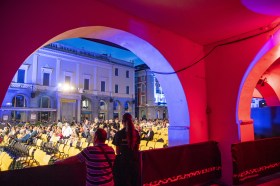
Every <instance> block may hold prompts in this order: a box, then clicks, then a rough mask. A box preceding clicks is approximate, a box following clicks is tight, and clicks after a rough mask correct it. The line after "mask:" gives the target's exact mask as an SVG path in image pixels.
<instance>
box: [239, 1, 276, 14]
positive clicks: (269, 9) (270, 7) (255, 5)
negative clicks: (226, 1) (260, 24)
mask: <svg viewBox="0 0 280 186" xmlns="http://www.w3.org/2000/svg"><path fill="white" fill-rule="evenodd" d="M241 2H242V4H243V5H244V6H245V7H246V8H248V9H249V10H251V11H253V12H257V13H260V14H266V15H275V16H279V15H280V11H279V9H280V4H279V1H277V0H242V1H241Z"/></svg>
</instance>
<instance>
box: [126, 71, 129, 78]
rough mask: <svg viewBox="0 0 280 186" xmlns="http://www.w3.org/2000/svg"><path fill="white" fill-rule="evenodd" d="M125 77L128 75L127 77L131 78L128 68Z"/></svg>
mask: <svg viewBox="0 0 280 186" xmlns="http://www.w3.org/2000/svg"><path fill="white" fill-rule="evenodd" d="M125 77H126V78H129V71H128V70H127V71H126V73H125Z"/></svg>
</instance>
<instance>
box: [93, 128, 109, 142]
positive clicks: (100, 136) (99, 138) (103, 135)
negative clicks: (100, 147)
mask: <svg viewBox="0 0 280 186" xmlns="http://www.w3.org/2000/svg"><path fill="white" fill-rule="evenodd" d="M106 139H107V132H106V131H105V130H104V129H101V128H98V129H97V130H96V132H95V134H94V143H97V142H98V143H104V142H105V141H106Z"/></svg>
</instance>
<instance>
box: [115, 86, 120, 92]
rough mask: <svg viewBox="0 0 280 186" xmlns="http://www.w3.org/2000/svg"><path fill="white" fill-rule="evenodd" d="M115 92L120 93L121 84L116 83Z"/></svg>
mask: <svg viewBox="0 0 280 186" xmlns="http://www.w3.org/2000/svg"><path fill="white" fill-rule="evenodd" d="M115 93H119V85H115Z"/></svg>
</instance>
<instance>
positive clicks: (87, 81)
mask: <svg viewBox="0 0 280 186" xmlns="http://www.w3.org/2000/svg"><path fill="white" fill-rule="evenodd" d="M84 90H89V79H84Z"/></svg>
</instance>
